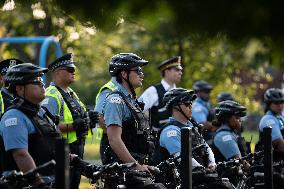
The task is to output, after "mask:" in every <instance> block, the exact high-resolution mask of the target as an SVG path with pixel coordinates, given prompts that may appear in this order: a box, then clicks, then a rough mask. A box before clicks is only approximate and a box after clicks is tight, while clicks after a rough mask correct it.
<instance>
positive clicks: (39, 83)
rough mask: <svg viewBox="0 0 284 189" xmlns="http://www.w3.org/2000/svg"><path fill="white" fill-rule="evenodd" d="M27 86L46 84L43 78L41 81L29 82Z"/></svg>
mask: <svg viewBox="0 0 284 189" xmlns="http://www.w3.org/2000/svg"><path fill="white" fill-rule="evenodd" d="M27 84H31V85H42V86H45V84H44V82H43V80H42V78H40V80H32V81H29V82H28V83H27Z"/></svg>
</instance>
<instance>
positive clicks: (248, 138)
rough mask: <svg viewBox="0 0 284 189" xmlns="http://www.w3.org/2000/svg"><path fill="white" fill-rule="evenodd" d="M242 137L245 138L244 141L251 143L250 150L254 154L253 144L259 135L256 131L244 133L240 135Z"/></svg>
mask: <svg viewBox="0 0 284 189" xmlns="http://www.w3.org/2000/svg"><path fill="white" fill-rule="evenodd" d="M242 137H244V138H245V140H246V141H251V144H250V146H251V150H252V152H254V147H255V144H256V143H257V142H258V138H259V134H258V131H246V130H245V131H244V132H243V133H242Z"/></svg>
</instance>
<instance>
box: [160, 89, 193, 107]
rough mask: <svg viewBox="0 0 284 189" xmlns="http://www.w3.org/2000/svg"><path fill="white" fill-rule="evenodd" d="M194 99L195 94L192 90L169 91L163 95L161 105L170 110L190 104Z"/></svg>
mask: <svg viewBox="0 0 284 189" xmlns="http://www.w3.org/2000/svg"><path fill="white" fill-rule="evenodd" d="M195 99H196V94H195V93H194V91H193V90H187V89H184V88H175V89H171V90H169V91H168V92H166V93H165V94H164V97H163V103H164V104H165V108H166V109H168V110H170V109H171V108H172V107H173V106H176V105H179V104H184V103H190V104H191V103H192V101H193V100H195Z"/></svg>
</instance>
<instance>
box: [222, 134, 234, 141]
mask: <svg viewBox="0 0 284 189" xmlns="http://www.w3.org/2000/svg"><path fill="white" fill-rule="evenodd" d="M229 140H232V136H231V135H225V136H223V137H222V141H223V142H226V141H229Z"/></svg>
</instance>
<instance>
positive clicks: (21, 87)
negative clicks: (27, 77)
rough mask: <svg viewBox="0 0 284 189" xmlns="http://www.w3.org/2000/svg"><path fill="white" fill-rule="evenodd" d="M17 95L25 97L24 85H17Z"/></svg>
mask: <svg viewBox="0 0 284 189" xmlns="http://www.w3.org/2000/svg"><path fill="white" fill-rule="evenodd" d="M15 90H16V93H17V94H18V95H23V94H24V92H25V91H24V90H25V86H24V85H16V87H15Z"/></svg>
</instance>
